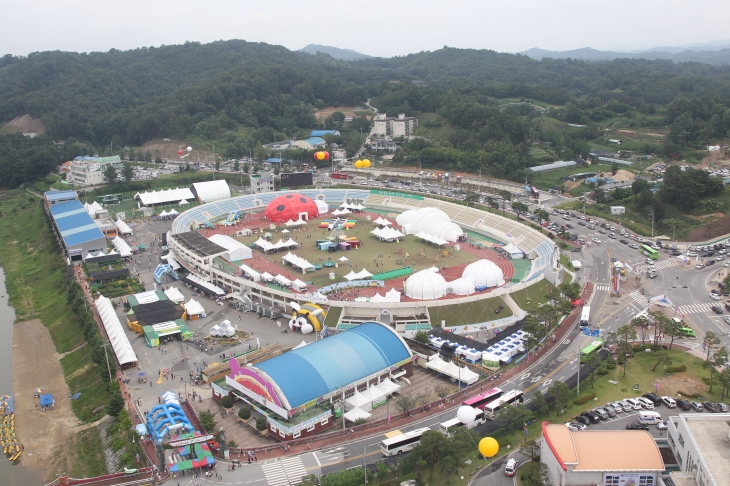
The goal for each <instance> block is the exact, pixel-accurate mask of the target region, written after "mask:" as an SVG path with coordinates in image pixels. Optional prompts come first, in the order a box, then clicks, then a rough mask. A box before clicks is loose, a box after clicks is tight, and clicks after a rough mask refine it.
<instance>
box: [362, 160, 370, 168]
mask: <svg viewBox="0 0 730 486" xmlns="http://www.w3.org/2000/svg"><path fill="white" fill-rule="evenodd" d="M362 166H363V167H370V161H369V160H368V159H365V160H363V161H362Z"/></svg>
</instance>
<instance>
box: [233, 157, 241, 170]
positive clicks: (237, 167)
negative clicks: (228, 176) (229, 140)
mask: <svg viewBox="0 0 730 486" xmlns="http://www.w3.org/2000/svg"><path fill="white" fill-rule="evenodd" d="M240 168H241V164H240V163H239V162H238V159H236V160H235V161H234V162H233V172H238V171H239V170H240Z"/></svg>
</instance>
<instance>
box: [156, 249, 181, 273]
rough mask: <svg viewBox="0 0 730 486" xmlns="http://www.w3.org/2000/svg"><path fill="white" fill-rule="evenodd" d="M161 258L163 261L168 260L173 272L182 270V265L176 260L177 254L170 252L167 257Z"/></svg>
mask: <svg viewBox="0 0 730 486" xmlns="http://www.w3.org/2000/svg"><path fill="white" fill-rule="evenodd" d="M160 258H162V259H163V260H167V264H168V265H170V266H171V267H172V269H173V270H178V269H179V268H180V264H179V263H178V262H177V259H176V258H175V253H173V252H170V253H168V254H167V255H163V256H161V257H160Z"/></svg>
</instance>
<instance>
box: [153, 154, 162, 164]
mask: <svg viewBox="0 0 730 486" xmlns="http://www.w3.org/2000/svg"><path fill="white" fill-rule="evenodd" d="M161 163H162V157H160V156H159V155H158V156H157V157H155V164H161Z"/></svg>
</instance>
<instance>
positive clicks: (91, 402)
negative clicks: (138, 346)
mask: <svg viewBox="0 0 730 486" xmlns="http://www.w3.org/2000/svg"><path fill="white" fill-rule="evenodd" d="M90 355H91V353H90V350H89V347H88V346H83V347H81V348H79V349H77V350H76V351H74V352H73V353H69V354H67V355H66V356H64V357H63V358H61V366H63V373H64V375H66V383H68V387H69V389H70V391H71V394H72V395H73V394H74V393H77V392H80V393H81V396H80V397H79V398H78V400H73V402H72V403H71V408H72V409H73V411H74V413H75V414H76V416H77V417H78V418H79V420H81V421H82V422H93V421H94V420H98V419H99V418H101V417H103V416H104V414H105V413H106V411H105V410H101V411H100V412H98V413H96V414H94V413H93V412H92V410H93V409H94V408H95V407H97V406H99V405H102V404H104V403H107V401H108V396H107V392H106V384H105V383H104V382H103V381H102V379H101V376H100V375H99V373H100V372H101V371H100V370H99V369H98V367H97V366H96V365H95V364H94V363H93V362H92V361H91V358H90ZM109 359H114V356H109ZM103 371H104V372H106V369H105V370H103Z"/></svg>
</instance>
